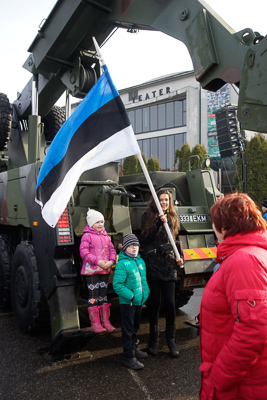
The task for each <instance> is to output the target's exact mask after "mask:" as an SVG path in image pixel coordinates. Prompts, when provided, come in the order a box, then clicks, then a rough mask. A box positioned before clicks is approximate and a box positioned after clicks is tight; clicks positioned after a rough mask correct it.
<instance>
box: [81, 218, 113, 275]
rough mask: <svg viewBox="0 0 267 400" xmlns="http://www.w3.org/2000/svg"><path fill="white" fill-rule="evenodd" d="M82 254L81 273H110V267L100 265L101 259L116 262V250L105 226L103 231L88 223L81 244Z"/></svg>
mask: <svg viewBox="0 0 267 400" xmlns="http://www.w3.org/2000/svg"><path fill="white" fill-rule="evenodd" d="M80 255H81V258H82V260H83V265H82V269H81V275H96V274H109V273H110V268H108V269H102V268H100V267H98V265H97V262H98V261H99V260H108V261H112V263H113V264H115V262H116V250H115V249H114V246H113V244H112V242H111V239H110V237H109V236H108V234H107V232H106V230H105V229H104V228H103V229H102V231H101V232H99V231H96V230H95V229H93V228H91V227H90V226H88V225H86V227H85V228H84V230H83V235H82V238H81V244H80Z"/></svg>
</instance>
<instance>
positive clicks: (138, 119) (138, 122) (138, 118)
mask: <svg viewBox="0 0 267 400" xmlns="http://www.w3.org/2000/svg"><path fill="white" fill-rule="evenodd" d="M142 111H143V110H142V108H139V109H138V110H135V133H142V132H143V119H142Z"/></svg>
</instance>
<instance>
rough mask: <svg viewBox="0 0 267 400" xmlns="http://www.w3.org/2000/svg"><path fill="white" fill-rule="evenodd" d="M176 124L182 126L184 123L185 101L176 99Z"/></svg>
mask: <svg viewBox="0 0 267 400" xmlns="http://www.w3.org/2000/svg"><path fill="white" fill-rule="evenodd" d="M174 121H175V122H174V125H175V126H182V125H183V102H182V101H175V102H174Z"/></svg>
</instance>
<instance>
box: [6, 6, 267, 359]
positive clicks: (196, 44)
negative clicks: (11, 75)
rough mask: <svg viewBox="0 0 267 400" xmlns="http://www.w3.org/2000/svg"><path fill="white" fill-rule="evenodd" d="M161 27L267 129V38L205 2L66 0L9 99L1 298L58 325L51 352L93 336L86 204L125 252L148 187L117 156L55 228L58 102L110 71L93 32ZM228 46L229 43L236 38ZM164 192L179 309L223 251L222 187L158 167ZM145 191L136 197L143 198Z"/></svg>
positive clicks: (244, 113) (242, 112) (81, 188)
mask: <svg viewBox="0 0 267 400" xmlns="http://www.w3.org/2000/svg"><path fill="white" fill-rule="evenodd" d="M117 27H120V28H125V29H150V30H160V31H162V32H165V33H167V34H168V35H171V36H173V37H175V38H177V39H178V40H182V41H183V42H184V43H185V44H186V46H187V47H188V50H189V52H190V54H191V57H192V60H193V64H194V70H195V76H196V79H197V80H198V81H199V82H200V84H201V86H202V87H203V88H204V89H208V90H213V91H216V90H218V89H219V88H220V87H221V86H223V85H224V84H225V83H226V82H231V83H234V84H236V85H237V86H239V88H240V96H239V104H238V115H239V120H240V122H241V123H242V124H243V128H244V129H254V128H255V126H257V130H261V131H262V132H267V124H266V117H265V115H266V113H265V112H264V111H265V107H266V106H265V104H266V99H265V98H264V96H265V89H264V88H265V87H266V86H264V85H266V81H267V80H266V71H265V70H262V68H261V65H262V64H261V62H262V60H263V58H264V57H266V54H267V53H266V51H265V48H266V38H263V37H262V36H261V35H259V34H258V33H254V32H252V31H251V30H250V29H245V30H243V31H241V32H238V33H234V32H233V31H232V30H231V29H230V28H229V27H228V25H226V24H225V23H224V22H223V21H221V20H219V18H218V17H217V16H216V14H215V13H214V12H213V11H212V10H211V9H209V7H208V5H207V4H205V3H204V2H203V1H201V2H200V1H197V0H190V1H188V0H187V1H185V0H183V1H180V0H179V1H178V0H167V1H156V0H151V1H147V2H144V1H143V0H135V1H134V2H124V1H123V0H111V1H107V0H95V1H90V0H58V1H57V3H56V4H55V6H54V8H53V9H52V11H51V13H50V14H49V16H48V18H47V19H46V20H45V22H44V23H43V25H42V26H41V27H40V29H39V31H38V34H37V36H36V38H35V39H34V41H33V43H32V44H31V46H30V47H29V49H28V50H29V52H30V55H29V57H28V58H27V60H26V62H25V63H24V65H23V66H24V68H26V69H27V70H28V71H29V72H30V73H31V74H32V78H31V80H30V81H29V82H28V84H27V85H26V86H25V88H24V89H23V90H22V92H20V93H18V97H17V99H16V100H15V101H14V102H13V103H12V104H10V103H9V99H8V98H7V96H6V95H5V94H3V93H1V94H0V151H1V159H0V168H1V173H0V208H1V220H0V248H1V252H0V305H1V307H7V306H9V305H10V303H11V305H12V309H13V312H14V316H15V319H16V321H17V324H18V326H19V328H20V329H22V330H23V331H26V332H30V331H32V330H34V329H38V328H40V327H41V328H42V327H43V326H46V325H47V322H48V321H50V324H51V332H52V342H51V345H50V348H49V352H50V354H54V353H56V352H58V351H60V350H61V349H62V348H66V347H68V346H70V347H71V346H72V345H73V344H77V345H80V344H81V343H84V342H86V341H87V340H88V339H89V338H90V337H91V332H90V328H89V327H88V328H83V329H81V327H80V321H79V313H78V302H79V298H80V295H81V294H82V293H83V290H82V288H83V284H82V281H81V278H80V275H79V271H80V266H81V260H80V257H79V243H80V237H81V234H82V230H83V228H84V226H85V216H86V212H87V209H88V207H90V208H95V209H97V210H99V211H100V212H102V213H103V214H104V216H105V221H106V222H105V228H106V230H107V232H108V234H109V235H111V237H112V240H113V242H114V245H115V247H116V249H117V251H119V250H120V245H121V241H122V236H123V234H125V233H128V232H131V231H133V232H136V233H137V234H138V233H139V232H140V225H139V223H140V215H141V213H142V212H143V210H144V209H145V207H146V206H147V202H148V196H149V195H150V194H149V192H148V188H147V186H146V183H145V181H144V177H143V176H142V175H136V176H129V177H125V176H124V177H119V174H118V163H116V162H114V163H110V164H109V165H106V166H104V167H101V168H99V169H96V170H91V171H87V172H85V173H84V174H83V175H82V176H81V177H80V179H79V181H78V182H77V185H76V187H75V189H74V192H73V195H72V197H71V199H70V200H69V202H68V205H67V207H66V209H65V211H64V212H63V214H62V216H61V218H60V219H59V221H58V224H57V226H56V228H55V229H52V228H51V227H49V226H48V225H47V224H46V223H45V221H44V220H43V219H42V217H41V210H40V207H39V205H37V204H36V203H35V201H34V199H35V191H36V181H37V176H38V174H39V171H40V167H41V164H42V162H43V160H44V157H45V154H46V152H47V149H48V147H49V145H50V143H51V141H52V140H53V138H54V136H55V134H56V132H57V131H58V129H59V128H60V127H61V125H62V124H63V122H64V119H65V115H64V112H63V111H62V110H61V109H60V108H58V107H56V106H55V103H56V101H57V100H58V99H59V97H60V96H61V95H62V94H63V92H64V91H66V116H67V117H68V116H69V109H70V107H69V94H72V95H73V96H75V97H77V98H83V97H84V96H85V95H86V93H87V92H88V91H89V90H90V88H91V87H92V86H93V85H94V83H95V82H96V80H97V79H98V78H99V76H100V74H101V68H100V63H99V60H98V57H97V55H96V53H95V50H94V46H93V41H92V37H93V36H94V37H95V38H96V40H97V42H98V43H99V44H102V43H103V42H104V41H105V40H107V38H108V37H109V35H110V34H111V33H112V32H113V30H114V28H117ZM226 44H227V45H226ZM151 178H152V181H153V184H154V186H155V188H156V189H159V188H162V187H166V188H168V189H169V190H171V191H172V193H173V195H174V200H175V202H176V207H177V208H176V209H177V213H178V216H179V219H180V223H181V240H182V244H183V248H184V255H185V266H184V269H183V271H182V274H181V279H180V281H179V282H178V285H177V305H178V306H181V305H183V304H185V303H186V301H188V299H189V298H190V295H191V294H192V289H193V288H194V287H201V286H203V285H204V284H205V280H206V279H207V278H208V276H210V274H211V271H212V265H213V264H212V263H214V257H215V248H214V247H215V244H214V236H213V233H212V228H211V221H210V216H209V208H210V206H211V205H212V204H213V202H214V201H216V197H217V196H220V195H221V194H220V193H219V192H218V191H217V189H216V188H215V185H214V181H213V177H212V174H211V173H210V172H209V171H207V170H205V169H201V168H200V165H199V167H198V168H197V169H194V170H193V169H191V168H189V170H188V171H187V172H186V173H179V172H174V173H171V172H163V171H162V172H155V173H151ZM134 196H135V197H134Z"/></svg>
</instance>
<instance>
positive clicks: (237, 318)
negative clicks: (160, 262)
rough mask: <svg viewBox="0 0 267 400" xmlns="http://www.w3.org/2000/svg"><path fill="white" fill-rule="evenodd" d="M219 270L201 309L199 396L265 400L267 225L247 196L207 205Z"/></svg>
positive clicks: (232, 196) (207, 399) (206, 399)
mask: <svg viewBox="0 0 267 400" xmlns="http://www.w3.org/2000/svg"><path fill="white" fill-rule="evenodd" d="M211 218H212V222H213V229H214V231H215V234H216V236H217V239H218V242H219V245H218V248H217V261H218V262H219V263H220V268H219V269H218V270H217V271H216V272H214V274H213V275H212V277H211V278H210V280H209V281H208V283H207V285H206V287H205V290H204V293H203V297H202V300H201V307H200V321H199V326H200V353H201V361H202V364H201V366H200V371H201V372H202V379H201V390H200V399H201V400H215V399H216V400H234V399H236V400H265V399H267V233H266V229H267V223H266V221H264V219H263V218H262V216H261V212H260V211H259V210H258V209H257V207H256V205H255V203H254V202H253V200H251V198H250V197H249V196H247V195H246V194H243V193H241V194H238V193H233V194H229V195H227V196H225V197H224V198H223V199H221V200H219V201H217V202H216V203H215V204H214V205H213V206H212V208H211Z"/></svg>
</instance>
